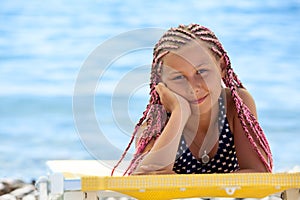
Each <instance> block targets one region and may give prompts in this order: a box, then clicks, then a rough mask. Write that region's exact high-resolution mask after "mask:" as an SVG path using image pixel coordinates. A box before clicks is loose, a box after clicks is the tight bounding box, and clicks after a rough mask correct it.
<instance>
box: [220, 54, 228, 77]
mask: <svg viewBox="0 0 300 200" xmlns="http://www.w3.org/2000/svg"><path fill="white" fill-rule="evenodd" d="M226 68H227V65H226V61H225V58H224V55H223V56H222V57H221V58H220V69H221V76H222V78H224V77H225V73H226Z"/></svg>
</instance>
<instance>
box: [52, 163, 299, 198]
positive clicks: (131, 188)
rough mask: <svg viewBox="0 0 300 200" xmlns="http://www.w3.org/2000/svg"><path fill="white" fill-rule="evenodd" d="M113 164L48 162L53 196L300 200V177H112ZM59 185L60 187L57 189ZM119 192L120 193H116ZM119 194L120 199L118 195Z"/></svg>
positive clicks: (280, 174)
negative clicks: (274, 198)
mask: <svg viewBox="0 0 300 200" xmlns="http://www.w3.org/2000/svg"><path fill="white" fill-rule="evenodd" d="M109 162H111V163H112V164H113V161H103V162H98V161H49V162H48V163H47V164H48V166H49V169H50V175H49V180H50V184H51V185H52V186H51V189H50V190H51V191H50V195H59V194H61V195H63V197H64V199H72V200H77V199H97V198H99V197H101V195H102V196H109V195H111V196H118V197H121V196H123V195H125V196H130V197H134V198H136V199H145V200H146V199H149V200H150V199H151V200H155V199H157V200H163V199H176V198H194V197H231V198H263V197H266V196H269V195H271V194H274V193H281V192H283V191H289V193H286V195H288V196H287V198H286V199H289V200H298V199H297V198H300V197H299V189H300V173H298V172H297V173H296V172H294V173H272V174H270V173H236V174H235V173H231V174H190V175H181V174H180V175H143V176H125V177H123V176H120V174H121V173H117V174H118V176H114V177H111V176H109V173H110V171H111V167H112V166H113V165H110V164H108V163H109ZM58 185H59V186H58ZM115 192H117V193H115ZM116 194H117V195H116Z"/></svg>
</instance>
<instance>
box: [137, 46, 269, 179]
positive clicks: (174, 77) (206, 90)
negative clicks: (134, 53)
mask: <svg viewBox="0 0 300 200" xmlns="http://www.w3.org/2000/svg"><path fill="white" fill-rule="evenodd" d="M162 60H163V69H162V77H161V78H162V83H159V84H158V85H157V86H156V90H157V92H158V94H159V96H160V99H161V102H162V104H163V106H164V107H165V109H166V110H167V111H168V112H170V113H171V117H170V119H169V122H168V124H167V125H166V127H165V129H164V130H163V132H162V134H161V136H160V137H159V138H158V140H157V141H156V142H155V143H154V141H152V142H150V143H149V144H148V146H147V147H146V149H145V151H148V150H149V151H150V153H149V154H148V155H147V156H146V157H145V158H144V160H143V161H142V162H141V163H140V165H139V166H138V167H137V169H136V171H135V172H134V173H133V174H166V173H174V172H173V171H172V166H173V164H174V158H175V154H176V152H177V147H178V142H179V140H180V137H181V135H182V134H183V136H184V137H185V139H186V141H187V143H188V144H189V145H190V146H189V148H190V150H191V152H192V153H193V155H194V156H195V157H196V158H199V156H198V154H199V150H200V147H201V145H202V143H203V140H204V138H205V136H206V135H208V136H209V137H211V138H210V143H209V144H206V145H208V146H210V145H211V146H212V148H211V151H210V152H209V153H208V154H209V156H210V157H214V155H215V154H216V152H217V149H218V135H217V134H216V133H217V132H218V128H217V119H218V111H219V110H218V109H219V108H218V98H219V96H220V94H221V93H223V94H224V96H225V104H226V112H227V113H226V115H227V119H228V122H229V126H230V129H231V130H232V132H233V134H234V143H235V147H236V153H237V158H238V162H239V166H240V170H239V171H238V172H266V168H265V167H264V164H263V163H262V162H261V160H260V159H259V157H258V156H257V154H256V152H255V151H254V150H253V148H252V146H251V144H250V143H249V141H248V138H247V137H246V135H245V133H244V130H243V128H242V126H241V123H240V121H239V119H238V117H237V111H236V109H235V106H234V103H233V100H232V97H231V95H230V91H229V90H228V89H226V88H222V84H221V80H222V76H224V68H225V67H224V66H225V65H224V60H223V58H221V59H216V57H214V56H213V55H212V54H211V53H210V51H209V49H208V48H207V46H205V44H203V43H200V42H199V43H193V44H192V45H188V46H184V47H182V48H180V50H178V51H174V52H169V53H168V54H167V55H165V56H164V57H163V59H162ZM238 92H239V95H240V97H241V98H242V99H243V101H244V103H245V104H246V105H247V106H248V107H249V109H250V110H251V112H252V113H253V114H254V115H255V116H256V117H257V114H256V107H255V103H254V100H253V99H252V97H251V95H250V94H249V93H248V92H247V91H246V90H244V89H239V90H238Z"/></svg>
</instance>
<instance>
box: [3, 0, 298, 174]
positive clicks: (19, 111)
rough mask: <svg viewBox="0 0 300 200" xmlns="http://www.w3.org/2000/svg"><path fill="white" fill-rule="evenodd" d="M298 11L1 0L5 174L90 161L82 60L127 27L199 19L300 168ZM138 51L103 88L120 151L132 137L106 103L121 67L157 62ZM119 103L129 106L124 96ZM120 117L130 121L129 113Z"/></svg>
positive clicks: (278, 161) (282, 161)
mask: <svg viewBox="0 0 300 200" xmlns="http://www.w3.org/2000/svg"><path fill="white" fill-rule="evenodd" d="M299 16H300V1H299V0H287V1H279V0H269V1H260V0H254V1H234V0H228V1H223V2H222V4H221V3H218V2H217V1H199V0H194V1H189V3H187V2H181V1H170V0H167V1H163V2H162V1H161V2H155V1H139V2H129V1H128V2H127V1H119V0H114V1H93V0H91V1H77V0H76V1H74V0H72V1H71V0H63V1H38V0H33V1H21V0H13V1H2V2H1V7H0V141H1V143H0V177H19V178H24V179H31V178H36V177H38V176H40V175H44V174H45V164H44V163H45V161H46V160H50V159H91V158H92V156H91V155H90V154H89V153H88V151H87V150H86V149H85V148H84V146H83V145H82V143H81V141H80V137H79V136H78V134H77V132H76V128H75V124H74V120H73V112H72V95H73V91H74V84H75V81H76V77H77V75H78V73H79V70H80V68H81V66H82V64H83V63H84V60H85V59H86V58H87V57H88V55H89V54H90V53H91V52H92V51H93V50H94V49H95V48H96V47H97V46H98V45H100V44H101V43H102V42H104V41H105V40H107V39H109V38H112V37H114V36H116V35H117V34H120V33H122V32H125V31H129V30H132V29H137V28H148V27H159V28H169V27H171V26H177V25H178V24H188V23H191V22H196V23H200V24H203V25H205V26H208V27H209V28H211V29H212V30H214V32H215V33H216V34H217V36H218V37H219V39H220V40H221V41H222V43H223V45H224V46H225V49H226V50H227V51H228V53H229V55H230V57H231V60H232V64H233V67H234V69H235V70H236V72H237V74H238V75H239V77H240V78H241V80H242V81H243V82H244V84H245V85H246V87H247V88H248V89H249V90H250V92H251V93H252V94H253V96H254V98H255V99H256V103H257V109H258V114H259V120H260V122H261V124H262V126H263V128H264V130H265V132H266V134H267V137H268V139H269V141H270V144H271V148H272V150H273V154H274V161H275V170H277V171H281V170H288V169H290V168H292V167H293V166H295V165H299V164H300V158H299V156H298V155H299V154H300V148H299V143H300V139H299V137H298V134H299V127H298V123H299V121H300V109H299V106H300V94H299V89H300V84H299V80H300V69H299V67H298V65H299V63H300V62H299V61H300V56H299V50H300V45H299V39H298V37H299V34H300V22H299ZM134 56H135V55H133V59H131V58H130V57H129V58H130V59H129V58H128V57H127V60H126V59H125V60H124V61H122V62H120V63H119V64H118V63H116V64H115V66H116V69H115V70H114V68H113V66H112V67H111V70H112V71H111V72H110V71H108V73H107V74H106V80H104V82H103V87H104V88H108V89H107V90H106V91H107V92H103V91H104V90H101V89H102V88H100V89H99V91H101V92H102V93H101V92H99V91H98V95H97V96H96V97H95V101H96V103H95V108H96V110H97V117H98V119H99V122H101V124H102V128H103V130H104V132H109V133H113V134H111V135H109V136H108V137H109V140H110V141H111V142H112V143H114V144H116V145H118V146H120V148H121V149H122V148H123V147H125V145H126V144H127V142H128V140H129V136H128V134H124V131H122V130H120V127H117V126H116V125H115V121H114V120H115V119H114V116H113V114H114V113H112V111H111V107H110V106H107V105H111V96H110V93H109V91H110V89H111V88H114V87H115V84H116V83H117V82H118V81H119V80H120V76H122V72H126V71H128V70H131V69H132V67H133V66H138V65H145V64H150V63H151V50H149V51H145V52H143V53H142V55H138V56H135V57H134ZM134 58H138V59H134ZM117 65H118V66H120V65H121V66H122V67H123V68H121V69H120V67H117ZM143 89H146V87H142V88H140V89H139V90H138V91H137V92H136V94H134V95H133V97H132V99H131V100H130V102H129V108H130V109H129V115H130V118H131V121H129V122H128V124H127V128H128V129H131V128H132V126H133V122H135V121H136V120H138V118H139V116H140V114H141V113H142V111H143V109H144V107H145V105H146V103H147V101H148V97H147V95H146V94H145V92H142V90H143ZM119 101H120V103H122V102H123V103H124V101H122V98H121V97H120V98H119ZM118 115H120V116H122V115H124V119H127V118H126V117H127V115H128V113H124V112H123V113H121V112H120V113H118ZM124 126H126V125H124ZM119 133H120V134H119ZM99 146H100V147H99V148H101V145H99ZM111 157H112V158H114V157H117V156H115V155H111Z"/></svg>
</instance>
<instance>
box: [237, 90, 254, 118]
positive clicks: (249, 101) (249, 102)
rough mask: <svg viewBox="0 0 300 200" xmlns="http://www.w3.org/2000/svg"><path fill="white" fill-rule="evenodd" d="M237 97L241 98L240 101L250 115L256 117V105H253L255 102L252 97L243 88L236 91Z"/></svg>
mask: <svg viewBox="0 0 300 200" xmlns="http://www.w3.org/2000/svg"><path fill="white" fill-rule="evenodd" d="M237 92H238V94H239V96H240V97H241V99H242V100H243V102H244V104H246V105H247V107H248V108H249V109H250V111H251V113H252V114H253V115H254V116H255V117H257V113H256V105H255V101H254V98H253V97H252V95H251V94H250V93H249V92H248V91H247V90H246V89H244V88H238V90H237Z"/></svg>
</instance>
